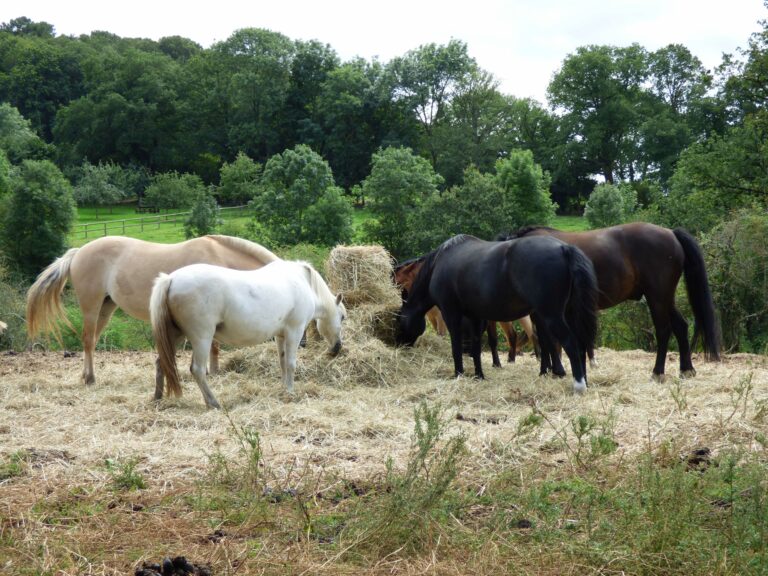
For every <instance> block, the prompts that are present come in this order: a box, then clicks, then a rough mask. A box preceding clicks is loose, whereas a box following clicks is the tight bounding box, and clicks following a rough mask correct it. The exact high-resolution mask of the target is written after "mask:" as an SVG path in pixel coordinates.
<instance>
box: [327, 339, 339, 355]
mask: <svg viewBox="0 0 768 576" xmlns="http://www.w3.org/2000/svg"><path fill="white" fill-rule="evenodd" d="M340 351H341V340H337V341H336V344H334V345H333V348H331V349H330V350H329V351H328V353H329V354H330V355H331V356H333V357H334V358H335V357H336V356H338V355H339V352H340Z"/></svg>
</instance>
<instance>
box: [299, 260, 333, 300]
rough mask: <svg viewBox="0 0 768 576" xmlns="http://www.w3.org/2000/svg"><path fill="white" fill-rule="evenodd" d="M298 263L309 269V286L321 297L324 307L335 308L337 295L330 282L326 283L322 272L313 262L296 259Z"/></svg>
mask: <svg viewBox="0 0 768 576" xmlns="http://www.w3.org/2000/svg"><path fill="white" fill-rule="evenodd" d="M296 264H299V265H301V266H303V267H304V268H305V269H306V270H307V273H308V274H309V286H310V287H311V288H312V291H313V292H314V293H315V295H316V296H317V297H318V298H319V299H320V303H321V304H322V306H323V308H325V309H326V310H329V311H330V310H333V309H334V308H335V306H336V297H335V296H334V295H333V292H331V289H330V288H328V284H326V282H325V280H324V279H323V277H322V276H321V275H320V273H319V272H318V271H317V270H315V268H314V266H312V264H310V263H309V262H305V261H304V260H296Z"/></svg>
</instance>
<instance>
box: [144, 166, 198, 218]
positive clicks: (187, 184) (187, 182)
mask: <svg viewBox="0 0 768 576" xmlns="http://www.w3.org/2000/svg"><path fill="white" fill-rule="evenodd" d="M205 193H206V190H205V185H204V184H203V181H202V180H201V179H200V177H199V176H196V175H194V174H179V173H178V172H167V173H165V174H158V175H157V176H155V177H154V178H152V184H150V185H149V187H148V188H147V189H146V191H145V192H144V200H145V201H146V203H147V204H148V205H149V206H155V207H157V208H166V209H167V208H175V209H179V210H186V209H189V208H192V206H194V204H195V201H196V200H197V199H198V198H199V197H200V196H201V195H202V194H205Z"/></svg>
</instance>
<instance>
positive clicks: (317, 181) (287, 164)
mask: <svg viewBox="0 0 768 576" xmlns="http://www.w3.org/2000/svg"><path fill="white" fill-rule="evenodd" d="M252 206H253V208H254V210H255V213H256V224H257V226H258V227H260V228H261V230H260V231H258V230H257V234H259V232H260V233H261V234H263V235H265V236H266V237H265V238H259V239H260V240H262V241H267V243H275V244H277V245H292V244H298V243H301V242H306V243H309V244H322V245H333V244H336V243H339V242H348V241H349V240H350V239H351V237H352V206H351V205H350V203H349V202H347V200H346V199H345V198H344V197H343V194H342V191H341V190H340V189H339V187H338V186H336V184H335V183H334V180H333V172H332V171H331V168H330V166H328V163H327V162H326V161H325V160H323V158H322V157H321V156H320V155H319V154H317V153H316V152H314V151H313V150H312V149H311V148H310V147H309V146H306V145H304V144H300V145H299V146H296V147H295V148H293V149H290V150H285V151H284V152H283V153H282V154H276V155H275V156H273V157H272V158H270V159H269V160H268V161H267V163H266V165H265V166H264V173H263V174H262V178H261V186H260V192H259V193H258V194H257V195H256V197H255V198H254V200H253V202H252Z"/></svg>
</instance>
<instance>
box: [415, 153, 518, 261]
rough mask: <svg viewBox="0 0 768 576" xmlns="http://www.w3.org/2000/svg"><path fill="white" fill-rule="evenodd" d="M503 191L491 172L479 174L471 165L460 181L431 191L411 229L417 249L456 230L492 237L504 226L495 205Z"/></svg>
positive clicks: (425, 248) (432, 246)
mask: <svg viewBox="0 0 768 576" xmlns="http://www.w3.org/2000/svg"><path fill="white" fill-rule="evenodd" d="M503 200H504V193H503V190H502V189H501V186H500V185H499V182H498V180H497V178H496V176H495V175H493V174H483V173H481V172H480V171H479V170H478V169H477V168H475V167H474V166H470V167H469V168H467V169H466V171H465V172H464V177H463V183H462V184H461V185H460V186H458V185H457V186H453V187H451V188H449V189H448V190H446V191H445V192H443V193H442V194H431V195H429V196H427V198H426V199H425V200H424V202H423V203H422V205H421V207H420V209H419V212H420V215H419V217H417V219H416V221H417V222H418V223H419V226H417V227H416V228H415V229H414V230H413V231H412V233H413V234H414V236H415V237H416V238H417V239H418V250H419V252H421V253H425V252H429V251H430V250H433V249H435V248H436V247H437V246H439V245H440V244H441V243H442V242H444V241H445V240H447V239H448V238H450V237H451V236H454V235H456V234H471V235H472V236H477V237H478V238H483V239H485V240H492V239H493V238H495V237H496V235H497V234H499V232H502V231H504V230H508V222H505V221H504V216H503V213H502V211H501V210H499V206H501V205H502V203H503Z"/></svg>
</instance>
